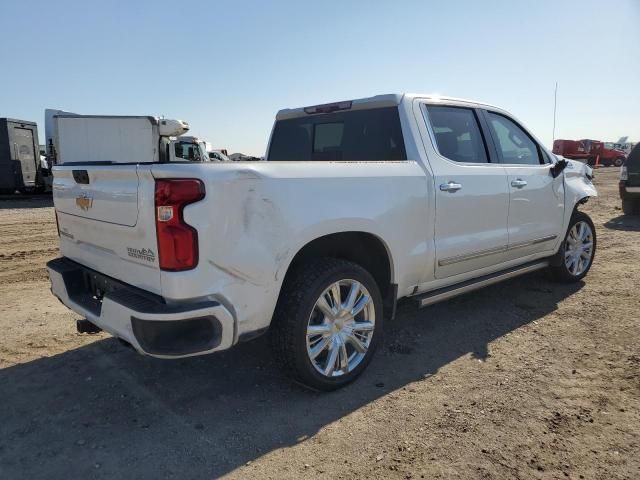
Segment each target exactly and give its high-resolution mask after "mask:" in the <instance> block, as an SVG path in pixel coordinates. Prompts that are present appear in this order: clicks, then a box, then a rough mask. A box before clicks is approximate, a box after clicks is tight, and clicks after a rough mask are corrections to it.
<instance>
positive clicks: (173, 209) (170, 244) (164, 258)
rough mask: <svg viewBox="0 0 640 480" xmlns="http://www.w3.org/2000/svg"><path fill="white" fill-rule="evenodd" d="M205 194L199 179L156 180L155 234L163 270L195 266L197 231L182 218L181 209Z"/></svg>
mask: <svg viewBox="0 0 640 480" xmlns="http://www.w3.org/2000/svg"><path fill="white" fill-rule="evenodd" d="M204 195H205V191H204V185H203V183H202V182H201V181H200V180H196V179H183V178H180V179H162V180H156V195H155V202H156V235H157V237H158V260H159V262H160V268H161V269H162V270H168V271H171V272H178V271H181V270H190V269H192V268H195V267H196V265H198V232H197V231H196V229H195V228H193V227H192V226H191V225H189V224H187V223H186V222H185V221H184V217H183V210H184V207H185V206H187V205H189V204H190V203H194V202H197V201H199V200H202V199H203V198H204Z"/></svg>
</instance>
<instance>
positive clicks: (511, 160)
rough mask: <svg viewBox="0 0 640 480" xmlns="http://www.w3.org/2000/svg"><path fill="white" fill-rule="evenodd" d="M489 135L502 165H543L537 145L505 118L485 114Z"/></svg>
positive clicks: (493, 114)
mask: <svg viewBox="0 0 640 480" xmlns="http://www.w3.org/2000/svg"><path fill="white" fill-rule="evenodd" d="M487 120H488V123H489V128H490V129H491V134H492V135H493V139H494V141H495V144H496V148H497V149H498V155H499V156H500V158H501V161H502V163H507V164H516V165H540V164H541V163H544V162H543V160H542V156H541V155H540V150H539V148H538V145H536V143H535V142H534V141H533V140H532V139H531V137H529V135H528V134H527V133H525V131H524V130H522V129H521V128H520V127H519V126H518V125H516V124H515V123H514V122H512V121H511V120H509V119H508V118H507V117H504V116H502V115H499V114H497V113H493V112H487Z"/></svg>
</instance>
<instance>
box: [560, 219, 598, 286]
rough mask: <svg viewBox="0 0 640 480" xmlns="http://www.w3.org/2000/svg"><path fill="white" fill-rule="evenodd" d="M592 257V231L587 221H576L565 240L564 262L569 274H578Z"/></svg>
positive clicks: (584, 268) (587, 266)
mask: <svg viewBox="0 0 640 480" xmlns="http://www.w3.org/2000/svg"><path fill="white" fill-rule="evenodd" d="M592 258H593V232H592V231H591V227H590V226H589V225H588V224H587V222H577V223H576V224H575V225H574V226H573V227H572V228H571V230H569V233H568V234H567V238H566V240H565V246H564V264H565V266H566V267H567V270H568V271H569V273H570V274H571V275H574V276H576V277H577V276H579V275H580V274H582V272H584V271H585V270H586V269H587V268H589V264H590V263H591V260H592Z"/></svg>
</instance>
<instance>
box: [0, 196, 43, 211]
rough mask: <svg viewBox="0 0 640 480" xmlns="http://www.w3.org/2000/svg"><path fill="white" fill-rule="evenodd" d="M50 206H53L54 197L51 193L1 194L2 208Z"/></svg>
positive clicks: (0, 206) (0, 208) (0, 204)
mask: <svg viewBox="0 0 640 480" xmlns="http://www.w3.org/2000/svg"><path fill="white" fill-rule="evenodd" d="M50 207H53V197H52V196H51V194H50V193H42V194H39V195H18V194H15V195H0V210H7V209H18V208H50Z"/></svg>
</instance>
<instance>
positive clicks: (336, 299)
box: [331, 282, 342, 311]
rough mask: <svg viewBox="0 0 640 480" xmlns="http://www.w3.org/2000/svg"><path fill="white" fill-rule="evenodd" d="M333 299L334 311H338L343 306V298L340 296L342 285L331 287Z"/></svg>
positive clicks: (337, 284)
mask: <svg viewBox="0 0 640 480" xmlns="http://www.w3.org/2000/svg"><path fill="white" fill-rule="evenodd" d="M331 297H332V298H333V310H334V311H338V310H339V309H340V307H341V306H342V298H341V295H340V283H338V282H336V283H334V284H333V285H331Z"/></svg>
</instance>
